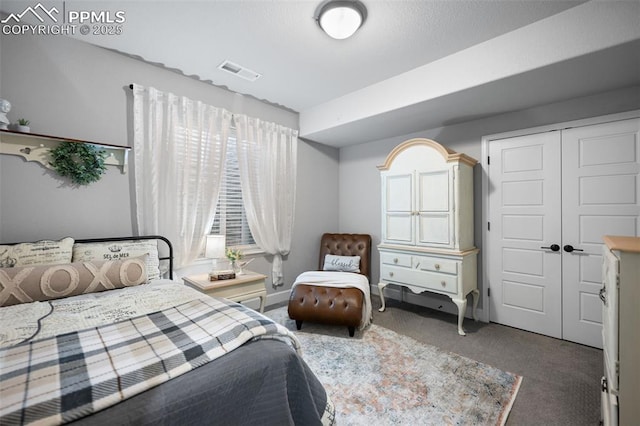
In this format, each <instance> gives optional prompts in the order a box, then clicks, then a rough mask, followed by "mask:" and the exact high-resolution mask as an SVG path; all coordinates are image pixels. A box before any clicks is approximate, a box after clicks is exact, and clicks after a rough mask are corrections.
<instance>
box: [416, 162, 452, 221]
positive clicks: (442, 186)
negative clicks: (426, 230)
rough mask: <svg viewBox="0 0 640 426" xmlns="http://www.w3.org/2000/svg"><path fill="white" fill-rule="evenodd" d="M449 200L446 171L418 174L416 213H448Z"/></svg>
mask: <svg viewBox="0 0 640 426" xmlns="http://www.w3.org/2000/svg"><path fill="white" fill-rule="evenodd" d="M450 199H451V188H449V171H448V170H442V171H437V172H418V200H417V204H418V211H420V212H448V211H449V209H450Z"/></svg>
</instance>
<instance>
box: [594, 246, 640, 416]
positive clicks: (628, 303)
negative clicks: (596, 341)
mask: <svg viewBox="0 0 640 426" xmlns="http://www.w3.org/2000/svg"><path fill="white" fill-rule="evenodd" d="M604 243H605V245H604V246H603V266H602V277H603V287H602V289H601V290H600V299H602V306H603V311H602V319H603V324H602V325H603V327H602V338H603V355H604V377H603V378H602V420H603V423H604V425H618V424H620V425H635V424H639V422H640V238H638V237H612V236H606V237H604Z"/></svg>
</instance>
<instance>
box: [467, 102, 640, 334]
mask: <svg viewBox="0 0 640 426" xmlns="http://www.w3.org/2000/svg"><path fill="white" fill-rule="evenodd" d="M632 118H640V109H638V110H632V111H627V112H622V113H617V114H608V115H603V116H598V117H591V118H584V119H579V120H572V121H566V122H561V123H555V124H549V125H545V126H537V127H531V128H527V129H519V130H513V131H509V132H503V133H495V134H491V135H487V136H483V137H482V142H481V161H479V163H480V165H481V166H482V213H481V222H480V224H481V228H482V246H481V250H480V256H481V258H482V260H481V262H482V277H481V281H482V291H481V294H480V299H481V300H482V310H478V313H479V319H480V320H481V321H483V322H487V323H488V322H490V318H491V315H490V311H489V309H490V307H489V306H490V305H489V291H488V290H489V288H490V282H489V268H488V265H489V262H490V261H491V257H490V254H489V253H490V251H489V248H490V247H489V232H490V231H489V230H488V223H489V217H490V215H489V214H490V211H489V161H488V159H489V143H491V141H494V140H498V139H506V138H511V137H516V136H526V135H532V134H535V133H545V132H553V131H559V130H566V129H570V128H572V127H582V126H591V125H595V124H602V123H610V122H612V121H622V120H628V119H632Z"/></svg>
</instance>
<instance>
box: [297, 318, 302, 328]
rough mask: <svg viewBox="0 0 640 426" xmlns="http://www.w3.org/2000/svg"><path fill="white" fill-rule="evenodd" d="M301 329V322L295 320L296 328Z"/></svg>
mask: <svg viewBox="0 0 640 426" xmlns="http://www.w3.org/2000/svg"><path fill="white" fill-rule="evenodd" d="M301 327H302V321H300V320H296V328H297V329H298V330H300V328H301Z"/></svg>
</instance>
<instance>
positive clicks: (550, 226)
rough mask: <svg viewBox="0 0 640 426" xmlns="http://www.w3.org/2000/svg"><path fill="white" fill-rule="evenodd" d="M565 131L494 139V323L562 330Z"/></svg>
mask: <svg viewBox="0 0 640 426" xmlns="http://www.w3.org/2000/svg"><path fill="white" fill-rule="evenodd" d="M560 151H561V150H560V132H548V133H540V134H534V135H527V136H521V137H516V138H509V139H505V140H496V141H491V143H490V144H489V155H490V158H491V162H490V165H489V179H490V180H489V181H490V188H489V210H490V223H491V229H490V232H489V247H490V253H489V258H488V266H487V267H488V268H489V276H490V283H489V285H490V287H491V297H490V299H489V300H490V317H491V321H494V322H498V323H501V324H506V325H510V326H513V327H518V328H522V329H525V330H530V331H534V332H537V333H542V334H546V335H548V336H553V337H561V336H562V287H561V282H560V277H561V251H560V250H559V247H554V249H556V250H555V251H554V250H552V249H551V248H546V249H545V248H543V247H552V245H553V244H556V245H559V244H560V243H561V242H560V237H561V218H560V207H561V192H560Z"/></svg>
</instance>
